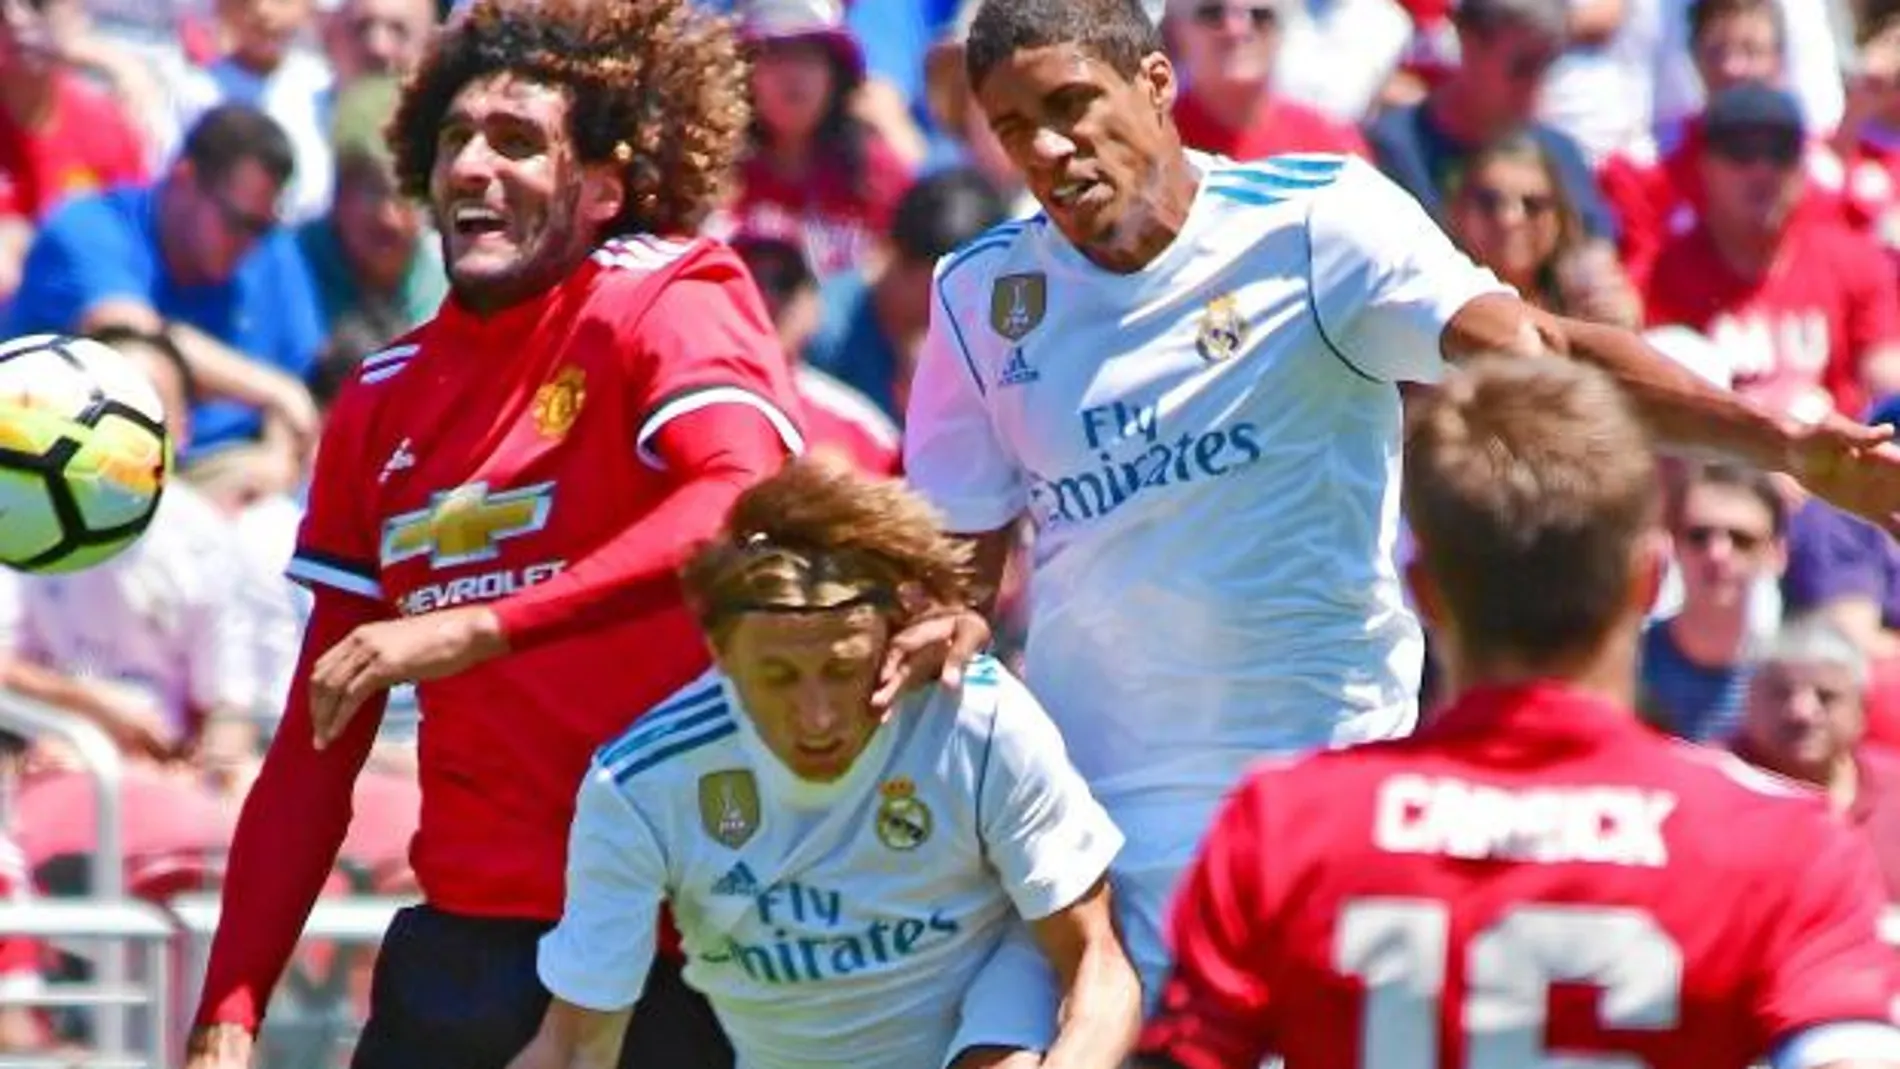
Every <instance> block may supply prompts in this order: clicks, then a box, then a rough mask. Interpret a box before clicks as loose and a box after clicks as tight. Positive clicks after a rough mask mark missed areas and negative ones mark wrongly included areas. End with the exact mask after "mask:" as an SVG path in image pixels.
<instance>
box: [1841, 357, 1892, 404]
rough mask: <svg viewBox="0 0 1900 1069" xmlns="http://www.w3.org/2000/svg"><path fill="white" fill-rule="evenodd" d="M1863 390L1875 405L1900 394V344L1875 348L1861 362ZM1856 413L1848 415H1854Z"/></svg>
mask: <svg viewBox="0 0 1900 1069" xmlns="http://www.w3.org/2000/svg"><path fill="white" fill-rule="evenodd" d="M1860 382H1861V388H1862V389H1864V390H1866V391H1867V398H1868V400H1870V401H1872V402H1873V403H1875V404H1879V403H1880V402H1881V401H1884V400H1886V399H1887V398H1889V397H1892V396H1894V395H1895V394H1900V342H1886V343H1885V344H1882V345H1878V346H1875V347H1874V349H1873V350H1872V351H1871V352H1869V353H1868V354H1867V355H1866V356H1865V357H1863V358H1862V360H1861V365H1860ZM1853 414H1854V413H1851V412H1850V413H1848V415H1853Z"/></svg>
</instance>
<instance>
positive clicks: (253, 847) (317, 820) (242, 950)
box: [197, 586, 386, 1029]
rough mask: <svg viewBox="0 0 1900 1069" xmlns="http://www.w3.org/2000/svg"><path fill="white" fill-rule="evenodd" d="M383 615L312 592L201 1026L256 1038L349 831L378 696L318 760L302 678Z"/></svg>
mask: <svg viewBox="0 0 1900 1069" xmlns="http://www.w3.org/2000/svg"><path fill="white" fill-rule="evenodd" d="M384 615H385V613H384V610H383V608H382V606H381V605H380V604H378V603H376V602H372V601H368V600H366V599H363V598H359V597H355V596H352V595H349V594H343V593H339V592H337V591H335V590H333V589H331V588H328V587H324V586H319V587H317V588H316V606H315V608H314V609H313V610H312V612H311V615H310V623H309V626H308V627H307V628H306V630H305V632H304V643H303V652H302V653H301V654H300V655H299V656H298V659H297V674H296V682H295V684H294V685H293V686H292V687H291V691H290V699H289V702H288V704H287V705H286V707H285V709H284V719H283V723H282V725H281V726H280V727H279V728H278V730H277V736H276V738H275V739H273V740H272V741H271V747H270V752H269V753H267V754H265V756H264V766H263V768H262V769H261V770H260V771H259V773H258V777H257V782H256V783H255V784H254V785H253V786H252V787H251V793H250V795H249V796H248V797H246V798H245V800H244V812H243V815H242V816H240V817H239V818H238V826H237V836H236V838H235V839H234V840H233V841H232V844H231V856H230V863H229V866H228V870H227V872H226V874H225V881H224V896H223V902H224V915H223V917H222V919H221V920H220V921H219V923H218V932H217V935H216V936H215V937H214V938H213V940H212V943H211V961H210V965H209V968H208V969H207V971H206V973H205V984H204V993H203V994H202V995H201V996H200V999H199V1003H198V1015H197V1021H198V1023H199V1024H201V1025H204V1024H213V1023H234V1024H240V1025H243V1026H245V1027H246V1028H250V1029H256V1027H257V1025H258V1022H259V1021H261V1020H262V1019H263V1016H264V1009H265V1007H266V1006H267V1005H268V1004H269V1002H270V993H271V989H272V988H273V987H275V986H276V985H277V979H278V977H279V976H281V975H282V974H283V971H284V965H285V963H286V962H288V961H289V960H290V955H291V952H292V951H293V950H295V949H296V946H297V939H298V937H299V936H300V935H301V933H302V932H303V926H304V921H305V920H306V919H308V918H309V916H310V907H311V905H312V904H314V903H315V902H316V900H317V895H318V893H319V892H321V891H322V890H323V884H324V881H325V880H327V879H328V878H329V876H330V870H331V868H332V867H333V866H334V865H335V863H336V856H337V851H338V850H339V849H341V847H342V845H343V836H344V833H345V832H347V831H348V830H349V826H350V816H351V797H352V794H353V791H352V788H353V786H354V785H355V783H356V776H357V773H358V772H360V771H361V770H362V767H363V762H364V761H365V760H366V759H367V758H368V757H369V751H370V745H371V744H372V743H374V742H375V741H376V728H377V726H378V725H379V724H381V723H382V719H383V706H384V701H385V698H386V695H384V694H378V695H376V696H375V697H374V698H371V699H370V700H369V701H367V702H365V703H364V704H363V707H362V708H361V709H359V710H357V713H356V716H355V718H354V719H353V720H351V721H350V726H349V727H348V728H347V729H346V730H345V731H344V733H343V736H342V737H341V738H339V739H337V741H336V742H334V743H332V744H331V745H330V747H329V748H328V749H326V750H323V751H318V750H317V749H316V747H315V746H314V745H313V743H312V735H313V730H312V727H311V722H310V690H309V679H310V668H311V666H312V665H313V664H315V663H316V660H317V658H318V657H320V656H321V655H322V654H323V653H324V651H326V650H328V649H329V648H330V647H331V646H333V645H335V644H336V643H337V642H338V641H340V640H341V639H343V638H344V637H345V636H347V635H348V634H349V633H350V632H351V631H352V630H354V629H356V628H357V627H359V626H361V625H362V624H366V623H370V622H372V621H374V620H377V619H380V618H382V617H383V616H384Z"/></svg>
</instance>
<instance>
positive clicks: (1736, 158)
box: [1709, 133, 1801, 167]
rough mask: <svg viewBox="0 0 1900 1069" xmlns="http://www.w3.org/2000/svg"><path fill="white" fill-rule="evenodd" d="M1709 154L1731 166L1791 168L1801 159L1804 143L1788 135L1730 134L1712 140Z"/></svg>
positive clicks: (1710, 140)
mask: <svg viewBox="0 0 1900 1069" xmlns="http://www.w3.org/2000/svg"><path fill="white" fill-rule="evenodd" d="M1709 151H1710V152H1712V153H1714V154H1715V155H1717V156H1720V157H1721V158H1722V159H1725V160H1728V161H1729V162H1731V163H1772V164H1774V165H1775V166H1777V167H1792V166H1794V164H1795V162H1796V161H1797V160H1799V159H1800V158H1801V139H1800V138H1798V137H1790V136H1788V135H1786V134H1769V133H1742V134H1728V135H1725V136H1721V137H1712V138H1710V139H1709Z"/></svg>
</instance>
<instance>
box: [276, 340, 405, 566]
mask: <svg viewBox="0 0 1900 1069" xmlns="http://www.w3.org/2000/svg"><path fill="white" fill-rule="evenodd" d="M404 348H407V349H408V351H409V352H411V353H413V352H414V351H415V350H414V347H413V346H410V347H404V346H397V347H395V348H391V349H386V350H384V351H383V352H381V353H376V354H372V355H371V356H369V357H367V358H366V360H365V365H366V366H370V365H372V364H374V368H373V369H372V370H369V371H367V372H366V374H367V375H370V376H374V375H375V374H377V371H379V370H381V369H382V368H383V367H384V366H389V367H394V366H395V364H396V361H399V360H401V359H404V357H402V356H399V355H396V354H399V353H401V352H402V350H403V349H404ZM376 361H386V364H375V362H376ZM374 388H375V387H374V386H372V385H366V380H365V379H364V378H356V379H353V380H351V381H350V382H349V383H348V384H347V385H345V387H344V391H343V394H342V396H340V397H339V398H338V399H337V403H336V405H335V406H334V407H332V408H331V410H330V415H329V418H328V419H327V420H326V421H325V422H324V427H323V438H322V440H321V441H320V442H319V443H318V445H317V464H316V470H315V471H313V472H312V473H311V476H310V500H309V502H308V503H307V505H306V507H305V509H304V516H303V523H302V524H301V525H300V526H299V527H298V529H297V548H296V551H295V552H294V553H293V554H292V556H291V558H290V566H289V568H287V569H286V572H285V574H287V575H289V576H290V578H292V579H294V580H296V581H297V582H299V583H301V584H303V585H304V586H306V587H312V588H314V587H317V586H324V587H329V588H330V589H333V590H340V591H342V592H343V593H346V594H354V595H356V596H357V597H360V598H369V599H370V600H372V601H379V602H380V601H381V600H382V596H383V588H382V581H381V567H380V553H379V546H378V539H379V533H378V530H377V522H376V520H375V519H374V518H372V517H371V516H369V515H367V514H366V512H365V509H364V505H365V497H366V496H367V495H365V494H364V492H363V488H364V487H365V486H373V485H374V480H375V475H374V473H372V472H371V471H369V470H367V469H366V468H365V466H364V454H363V450H364V448H365V446H366V444H367V443H365V442H364V440H363V439H364V435H365V433H366V431H367V427H366V426H365V425H364V424H365V422H366V419H365V417H366V416H367V411H366V405H367V403H368V400H369V397H370V395H369V394H368V393H367V392H366V391H368V390H372V389H374Z"/></svg>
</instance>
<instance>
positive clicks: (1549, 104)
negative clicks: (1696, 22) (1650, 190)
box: [1537, 0, 1663, 222]
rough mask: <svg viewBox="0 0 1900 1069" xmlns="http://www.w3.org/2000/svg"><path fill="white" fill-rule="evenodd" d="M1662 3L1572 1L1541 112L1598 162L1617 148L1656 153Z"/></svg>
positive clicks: (1593, 162)
mask: <svg viewBox="0 0 1900 1069" xmlns="http://www.w3.org/2000/svg"><path fill="white" fill-rule="evenodd" d="M1662 3H1663V0H1573V2H1572V3H1571V4H1570V5H1569V8H1570V12H1569V20H1570V25H1569V30H1570V33H1569V40H1570V46H1569V47H1568V48H1566V49H1565V50H1564V54H1563V55H1562V56H1561V57H1560V58H1559V59H1558V60H1557V63H1556V65H1555V66H1553V67H1552V68H1551V69H1550V74H1549V76H1548V77H1546V78H1545V80H1544V92H1543V96H1542V97H1541V98H1540V100H1539V101H1538V105H1537V117H1538V118H1539V119H1541V120H1543V121H1544V122H1546V123H1549V124H1550V125H1551V126H1553V127H1555V128H1556V129H1559V130H1562V131H1563V132H1564V133H1566V134H1568V135H1570V136H1571V137H1572V138H1574V139H1575V140H1576V142H1577V144H1578V145H1579V146H1581V147H1582V148H1583V151H1584V155H1585V156H1586V157H1587V158H1588V159H1589V161H1590V164H1591V166H1593V167H1594V166H1598V165H1600V164H1601V163H1602V162H1603V161H1604V160H1606V159H1608V158H1610V157H1611V156H1613V155H1615V154H1616V153H1619V152H1628V153H1632V154H1635V155H1637V156H1638V157H1639V158H1643V159H1654V158H1655V153H1656V139H1655V125H1656V122H1655V120H1656V70H1657V68H1658V67H1659V66H1660V65H1661V64H1660V60H1661V52H1662V46H1663V27H1662ZM1620 221H1621V220H1620V219H1619V222H1620Z"/></svg>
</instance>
